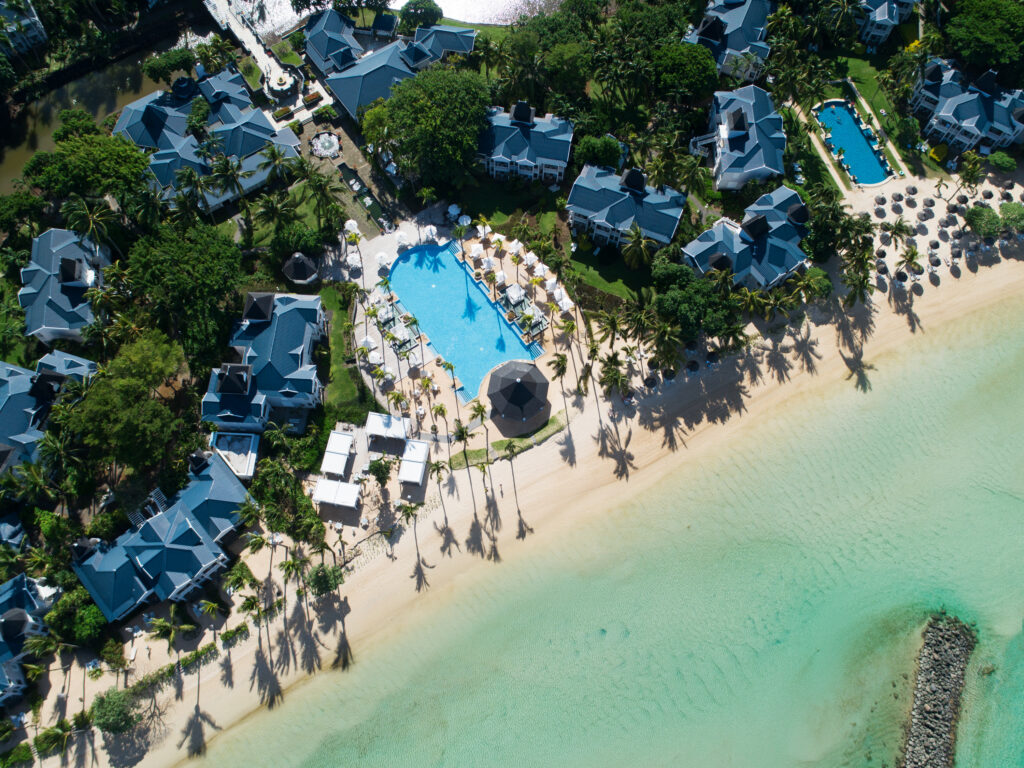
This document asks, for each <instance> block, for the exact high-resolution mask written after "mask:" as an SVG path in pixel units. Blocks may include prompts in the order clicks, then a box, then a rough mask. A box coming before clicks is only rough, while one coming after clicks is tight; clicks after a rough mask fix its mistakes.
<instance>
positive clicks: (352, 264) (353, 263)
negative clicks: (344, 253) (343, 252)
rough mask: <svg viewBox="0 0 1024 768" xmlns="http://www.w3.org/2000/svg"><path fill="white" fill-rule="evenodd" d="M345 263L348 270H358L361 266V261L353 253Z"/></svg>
mask: <svg viewBox="0 0 1024 768" xmlns="http://www.w3.org/2000/svg"><path fill="white" fill-rule="evenodd" d="M345 263H346V264H348V267H349V269H359V268H360V267H362V266H363V260H362V259H360V258H359V255H358V254H355V253H350V254H349V255H348V258H346V259H345Z"/></svg>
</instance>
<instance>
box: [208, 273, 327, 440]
mask: <svg viewBox="0 0 1024 768" xmlns="http://www.w3.org/2000/svg"><path fill="white" fill-rule="evenodd" d="M326 329H327V315H326V313H325V312H324V308H323V304H322V303H321V301H320V297H319V296H300V295H297V294H292V293H278V294H274V293H250V294H249V296H248V298H247V299H246V304H245V311H244V313H243V315H242V321H241V322H240V323H239V324H238V325H237V326H236V327H235V330H234V333H233V334H232V336H231V342H230V346H231V348H232V349H233V350H234V352H235V354H236V359H235V360H233V361H231V362H226V363H224V364H223V365H221V366H220V367H219V368H215V369H214V370H213V371H212V372H211V373H210V383H209V386H208V387H207V390H206V394H205V395H204V396H203V402H202V416H203V420H204V421H207V422H209V423H211V424H213V425H214V426H216V427H217V429H219V430H224V431H230V432H256V433H259V432H263V430H264V429H265V428H266V426H267V423H268V422H269V421H277V422H279V423H283V422H287V423H289V424H291V426H292V428H293V429H296V430H299V431H301V430H302V429H304V428H305V420H306V417H307V416H308V414H309V411H311V410H312V409H313V408H315V407H316V406H317V405H318V404H319V403H320V402H321V401H322V400H323V390H324V387H323V384H322V383H321V382H320V378H319V376H318V375H317V370H316V363H315V361H314V360H313V349H314V347H315V346H316V344H317V343H318V342H319V341H321V340H322V339H323V338H324V336H325V334H326ZM274 411H279V414H278V416H277V417H276V418H272V413H273V412H274Z"/></svg>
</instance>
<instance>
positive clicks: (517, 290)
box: [506, 283, 526, 304]
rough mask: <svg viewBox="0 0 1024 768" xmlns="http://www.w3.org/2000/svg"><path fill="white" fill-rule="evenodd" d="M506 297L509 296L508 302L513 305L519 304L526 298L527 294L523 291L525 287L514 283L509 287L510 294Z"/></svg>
mask: <svg viewBox="0 0 1024 768" xmlns="http://www.w3.org/2000/svg"><path fill="white" fill-rule="evenodd" d="M506 295H507V296H508V300H509V301H511V302H512V303H513V304H518V303H519V302H520V301H522V300H523V299H524V298H526V293H525V292H524V291H523V286H521V285H520V284H519V283H512V285H510V286H509V287H508V293H507V294H506Z"/></svg>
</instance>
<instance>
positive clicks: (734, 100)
mask: <svg viewBox="0 0 1024 768" xmlns="http://www.w3.org/2000/svg"><path fill="white" fill-rule="evenodd" d="M708 131H709V132H708V133H707V134H705V135H703V136H698V137H696V138H694V139H693V140H691V142H690V153H691V154H706V153H707V152H708V150H709V149H711V150H713V152H714V156H715V158H714V167H713V175H714V182H715V189H732V190H735V189H740V188H742V187H743V185H744V184H746V183H747V182H748V181H765V180H767V179H770V178H772V177H773V176H781V175H782V174H783V173H784V172H785V168H784V166H783V154H784V153H785V151H786V133H785V131H783V129H782V116H781V115H780V114H779V113H778V112H776V111H775V104H774V103H772V97H771V96H770V95H769V94H768V92H767V91H765V90H763V89H761V88H758V87H757V86H756V85H747V86H744V87H743V88H739V89H737V90H735V91H718V92H717V93H715V97H714V100H713V101H712V104H711V119H710V124H709V126H708Z"/></svg>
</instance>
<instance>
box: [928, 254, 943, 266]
mask: <svg viewBox="0 0 1024 768" xmlns="http://www.w3.org/2000/svg"><path fill="white" fill-rule="evenodd" d="M928 263H929V264H931V265H932V266H933V267H937V266H939V264H941V263H942V261H940V260H939V257H938V256H934V255H933V256H929V257H928Z"/></svg>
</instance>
